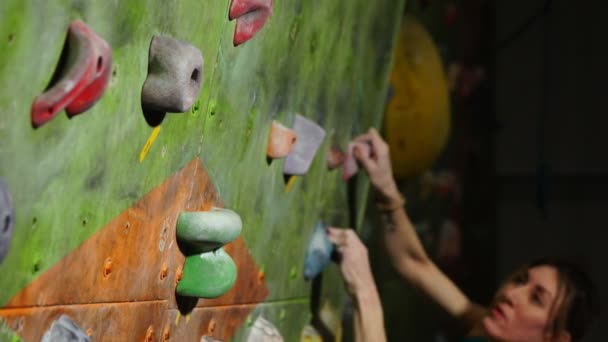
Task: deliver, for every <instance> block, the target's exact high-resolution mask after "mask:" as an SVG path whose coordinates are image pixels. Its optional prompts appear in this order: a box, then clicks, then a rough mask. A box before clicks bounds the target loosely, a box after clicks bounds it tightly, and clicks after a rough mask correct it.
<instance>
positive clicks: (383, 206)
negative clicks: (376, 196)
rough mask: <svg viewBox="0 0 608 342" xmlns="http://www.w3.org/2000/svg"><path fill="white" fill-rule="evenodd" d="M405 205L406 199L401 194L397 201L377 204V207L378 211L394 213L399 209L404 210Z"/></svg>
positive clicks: (392, 200)
mask: <svg viewBox="0 0 608 342" xmlns="http://www.w3.org/2000/svg"><path fill="white" fill-rule="evenodd" d="M405 203H406V200H405V197H403V195H402V194H399V198H398V199H396V200H395V199H391V200H389V201H388V203H382V202H378V203H376V207H377V208H378V210H381V211H394V210H397V209H399V208H403V206H404V205H405Z"/></svg>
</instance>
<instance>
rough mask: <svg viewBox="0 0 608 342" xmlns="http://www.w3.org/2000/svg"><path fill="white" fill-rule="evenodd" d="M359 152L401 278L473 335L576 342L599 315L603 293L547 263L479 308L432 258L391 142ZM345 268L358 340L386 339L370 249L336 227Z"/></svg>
mask: <svg viewBox="0 0 608 342" xmlns="http://www.w3.org/2000/svg"><path fill="white" fill-rule="evenodd" d="M355 141H356V142H359V143H363V144H368V145H369V147H370V149H369V152H365V151H364V150H367V149H357V148H356V147H355V149H354V155H355V158H356V159H357V160H358V162H359V163H360V164H361V165H362V166H363V167H364V168H365V170H366V171H367V173H368V174H369V177H370V181H371V183H372V185H373V187H374V188H375V190H376V192H377V195H378V201H379V202H378V208H379V210H380V211H381V216H382V218H383V219H382V220H383V224H384V227H383V230H382V232H383V235H384V243H385V245H386V249H387V251H388V254H389V256H390V259H391V262H392V264H393V266H394V268H395V269H396V270H397V272H398V273H399V274H400V275H401V276H402V277H403V278H404V279H405V280H407V281H408V282H409V283H411V284H412V285H414V286H415V287H416V288H418V289H420V290H421V291H422V292H423V293H424V294H425V295H427V296H429V297H430V298H431V299H433V300H434V301H435V302H436V303H437V304H438V305H439V306H440V307H442V308H443V309H444V310H445V311H447V313H448V314H449V315H450V316H451V317H453V318H454V319H456V320H457V321H458V323H460V324H461V325H462V328H463V329H464V330H463V331H467V332H468V333H467V336H471V337H472V336H477V337H485V338H486V339H487V340H490V341H513V342H514V341H517V342H541V341H542V342H576V341H579V340H580V339H581V338H582V336H583V335H584V333H585V331H586V330H587V328H588V326H589V325H590V323H591V321H592V320H593V318H595V317H596V316H597V314H598V309H597V293H596V290H595V288H594V287H593V284H592V283H591V282H590V280H589V278H588V277H587V276H586V275H585V274H584V273H583V272H581V271H580V270H579V269H578V268H576V267H575V266H573V265H571V264H569V263H567V262H565V261H560V260H553V259H542V260H537V261H534V262H532V263H529V264H527V265H525V266H523V267H521V268H520V269H519V270H518V271H517V272H515V273H514V275H512V276H511V277H509V278H508V279H507V280H506V281H505V282H504V283H503V285H502V286H501V287H500V289H499V290H498V291H497V293H496V296H495V299H494V302H493V303H492V304H491V307H490V308H484V307H482V306H480V305H478V304H475V303H473V302H471V300H469V298H467V296H466V295H465V294H464V293H463V292H462V291H461V290H460V289H459V288H458V287H456V285H455V284H454V283H453V282H452V281H451V280H450V279H449V278H448V277H447V276H446V275H445V274H444V273H442V272H441V270H439V268H438V267H437V266H436V265H435V264H434V263H433V261H432V260H431V259H430V258H429V256H428V255H427V254H426V252H425V250H424V248H423V246H422V244H421V243H420V240H419V238H418V236H417V235H416V232H415V230H414V227H413V225H412V223H411V222H410V219H409V218H408V216H407V214H406V212H405V210H404V204H405V200H404V198H403V196H402V195H401V194H400V192H399V190H398V188H397V186H396V183H395V181H394V179H393V175H392V170H391V164H390V159H389V150H388V145H387V144H386V142H385V141H384V140H383V139H382V138H381V137H380V135H379V134H378V132H377V131H376V130H374V129H373V128H372V129H370V130H369V131H368V132H367V133H365V134H363V135H360V136H358V137H356V138H355ZM329 236H330V239H331V240H332V241H333V242H334V244H335V245H336V248H337V251H338V252H339V254H340V256H341V258H340V260H341V261H340V270H341V272H342V275H343V277H344V282H345V285H346V289H347V291H348V293H349V294H350V295H351V296H352V297H353V302H354V304H355V305H354V306H355V312H354V322H353V323H354V327H355V337H356V340H357V341H385V340H386V335H385V331H384V324H383V316H382V307H381V303H380V299H379V296H378V293H377V291H376V286H375V283H374V280H373V276H372V273H371V269H370V264H369V260H368V257H367V249H366V247H365V246H364V245H363V243H362V242H361V241H360V240H359V238H358V237H357V235H356V234H355V232H354V231H353V230H352V229H337V228H330V229H329Z"/></svg>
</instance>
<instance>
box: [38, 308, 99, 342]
mask: <svg viewBox="0 0 608 342" xmlns="http://www.w3.org/2000/svg"><path fill="white" fill-rule="evenodd" d="M41 342H91V338H90V337H89V336H88V335H87V334H86V333H85V332H84V331H83V330H82V329H81V328H80V327H79V326H78V325H77V324H76V323H75V322H74V321H73V320H72V319H71V318H70V317H68V316H66V315H61V316H60V317H59V318H58V319H57V320H56V321H55V322H53V324H51V327H50V328H49V330H47V332H46V333H44V336H42V340H41Z"/></svg>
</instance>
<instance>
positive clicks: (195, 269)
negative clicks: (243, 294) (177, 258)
mask: <svg viewBox="0 0 608 342" xmlns="http://www.w3.org/2000/svg"><path fill="white" fill-rule="evenodd" d="M235 281H236V265H235V264H234V261H232V258H230V255H228V253H226V252H225V251H224V249H222V248H220V249H218V250H216V251H213V252H207V253H202V254H200V255H191V256H188V257H186V262H185V264H184V273H183V276H182V279H181V280H180V282H179V283H178V284H177V289H176V290H175V291H176V292H177V294H179V295H182V296H188V297H199V298H216V297H219V296H221V295H223V294H224V293H226V292H228V290H230V288H232V285H234V282H235Z"/></svg>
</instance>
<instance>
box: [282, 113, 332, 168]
mask: <svg viewBox="0 0 608 342" xmlns="http://www.w3.org/2000/svg"><path fill="white" fill-rule="evenodd" d="M293 130H294V131H295V132H296V134H297V136H298V139H297V141H296V144H295V145H294V147H293V150H292V151H291V152H290V153H289V155H288V156H287V159H286V160H285V165H284V166H283V173H284V174H286V175H303V174H305V173H306V172H308V169H309V168H310V164H311V163H312V160H313V159H314V157H315V154H316V153H317V150H318V149H319V146H321V143H322V142H323V139H324V138H325V130H324V129H323V128H322V127H321V126H319V125H317V124H316V123H315V122H313V121H312V120H310V119H307V118H305V117H304V116H302V115H299V114H296V118H295V121H294V124H293Z"/></svg>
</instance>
